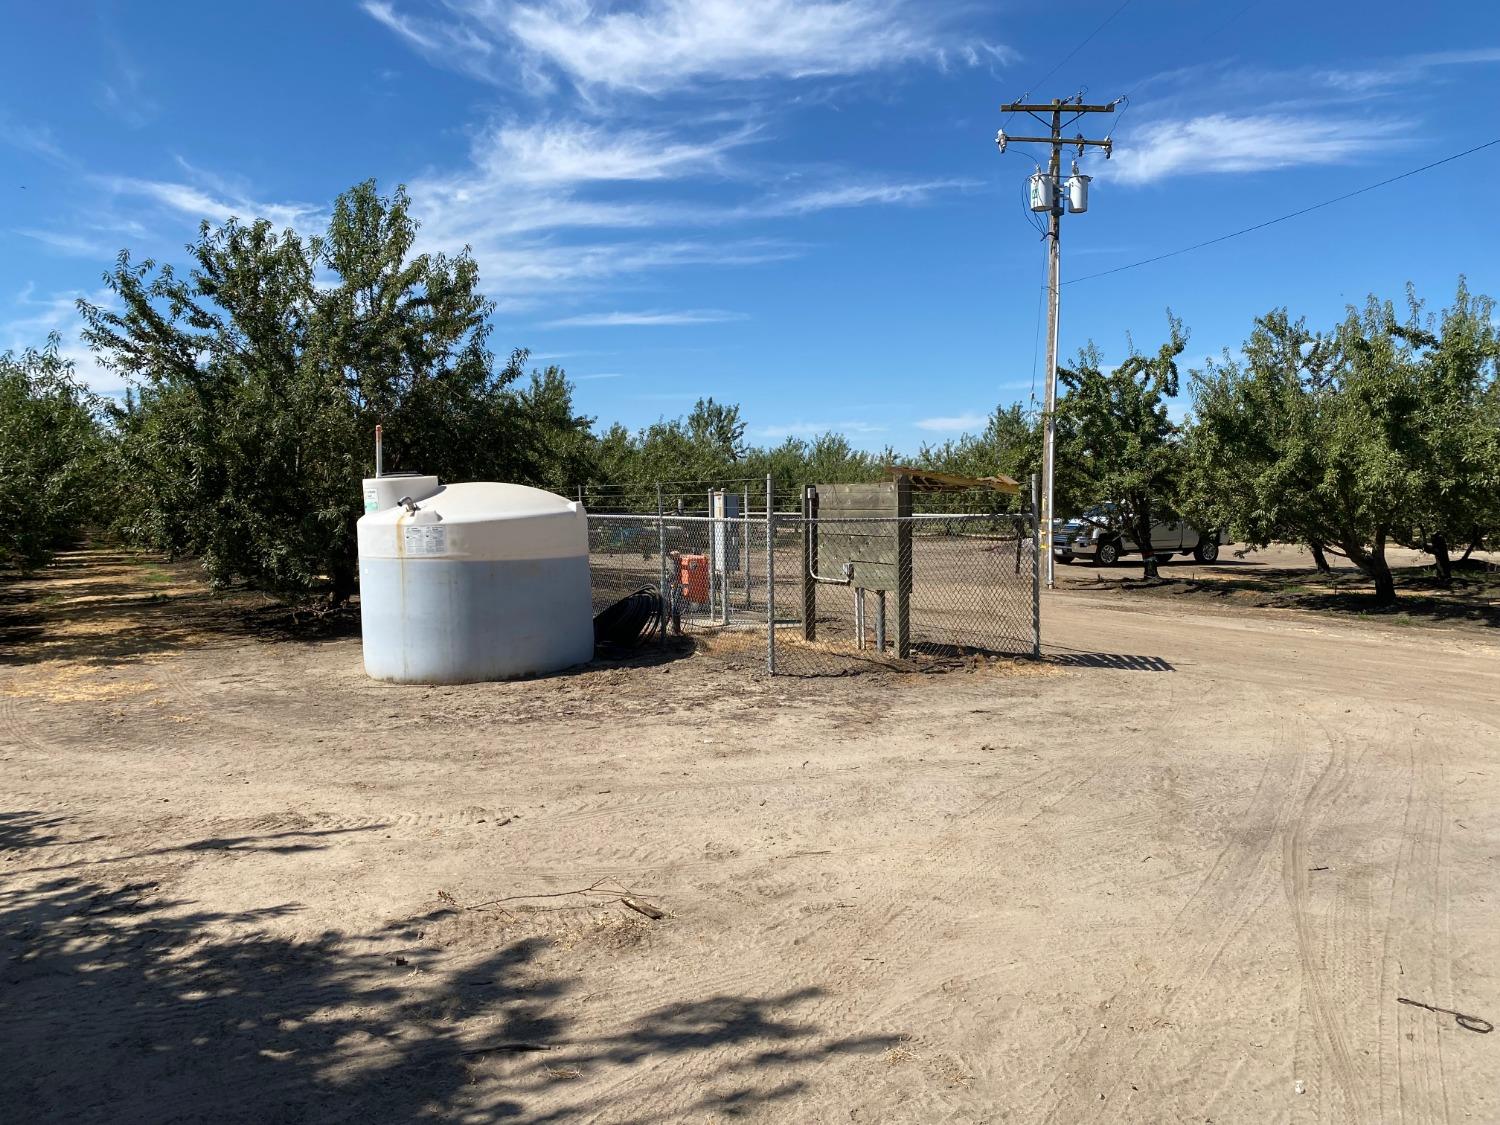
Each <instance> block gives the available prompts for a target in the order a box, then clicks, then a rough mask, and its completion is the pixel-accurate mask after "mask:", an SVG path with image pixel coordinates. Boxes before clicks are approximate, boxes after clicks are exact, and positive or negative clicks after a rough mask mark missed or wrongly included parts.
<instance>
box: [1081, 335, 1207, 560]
mask: <svg viewBox="0 0 1500 1125" xmlns="http://www.w3.org/2000/svg"><path fill="white" fill-rule="evenodd" d="M1167 322H1168V339H1167V341H1166V342H1165V343H1164V344H1162V346H1161V347H1160V348H1159V349H1158V350H1157V351H1156V352H1155V353H1154V354H1151V355H1148V354H1146V353H1143V352H1140V351H1138V350H1136V348H1135V347H1134V345H1133V344H1132V346H1131V350H1130V354H1129V355H1128V356H1127V357H1126V359H1125V361H1124V362H1123V363H1121V364H1120V365H1119V366H1118V367H1115V368H1113V369H1109V370H1107V369H1105V368H1104V367H1103V365H1102V363H1101V358H1102V357H1101V355H1100V352H1099V349H1098V348H1097V347H1095V346H1094V345H1093V344H1090V345H1089V346H1088V347H1086V348H1085V349H1084V350H1083V351H1082V352H1080V353H1079V356H1078V359H1077V361H1076V362H1075V363H1074V364H1073V366H1072V367H1070V368H1067V369H1062V368H1059V370H1058V378H1059V379H1060V380H1061V382H1062V383H1063V384H1064V386H1065V387H1066V388H1067V393H1066V395H1065V396H1064V397H1063V398H1062V399H1061V400H1060V401H1059V403H1058V414H1057V460H1056V466H1057V467H1056V469H1055V470H1054V474H1053V477H1054V488H1055V491H1056V495H1057V499H1058V509H1059V510H1062V511H1066V510H1067V509H1068V508H1070V507H1073V506H1078V505H1082V504H1084V503H1098V502H1101V501H1102V502H1110V503H1113V504H1114V505H1115V506H1116V508H1117V510H1118V511H1119V512H1120V514H1121V519H1122V522H1123V523H1124V525H1125V527H1126V528H1127V529H1128V530H1129V532H1130V537H1131V538H1132V539H1134V540H1135V542H1136V544H1137V545H1138V546H1139V547H1140V550H1141V556H1142V558H1143V559H1144V560H1145V574H1146V577H1148V578H1155V577H1156V574H1157V562H1156V556H1155V554H1154V553H1153V551H1152V547H1151V524H1152V522H1153V521H1154V520H1155V519H1158V518H1159V517H1160V515H1161V514H1162V512H1163V506H1164V505H1167V504H1170V503H1173V502H1174V501H1175V500H1176V499H1177V493H1178V489H1179V483H1180V474H1181V467H1182V455H1181V448H1182V447H1181V441H1180V434H1179V430H1178V427H1177V426H1176V424H1175V423H1173V421H1172V419H1171V417H1170V415H1169V414H1168V410H1167V407H1168V400H1170V399H1172V398H1173V397H1175V396H1176V394H1177V389H1178V372H1177V357H1178V356H1179V355H1181V354H1182V350H1183V348H1185V347H1186V346H1187V336H1186V335H1185V334H1184V332H1183V329H1182V324H1181V322H1180V321H1178V320H1177V319H1175V318H1174V317H1172V316H1171V314H1170V313H1168V317H1167Z"/></svg>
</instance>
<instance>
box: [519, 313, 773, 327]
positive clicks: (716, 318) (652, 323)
mask: <svg viewBox="0 0 1500 1125" xmlns="http://www.w3.org/2000/svg"><path fill="white" fill-rule="evenodd" d="M744 319H746V317H745V314H744V313H740V312H730V311H728V310H726V309H677V310H665V311H663V310H649V311H645V312H607V313H580V314H578V315H577V316H565V317H562V318H561V319H559V320H549V321H547V322H546V324H545V325H544V327H546V328H623V327H660V326H665V325H677V324H724V323H726V322H728V321H732V320H744Z"/></svg>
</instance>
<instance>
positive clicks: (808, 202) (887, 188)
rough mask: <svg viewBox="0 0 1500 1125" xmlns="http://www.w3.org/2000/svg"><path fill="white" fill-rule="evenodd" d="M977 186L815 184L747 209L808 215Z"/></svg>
mask: <svg viewBox="0 0 1500 1125" xmlns="http://www.w3.org/2000/svg"><path fill="white" fill-rule="evenodd" d="M975 186H977V181H975V180H961V179H953V180H921V181H915V182H911V183H900V182H884V183H865V184H845V185H840V186H832V187H826V188H814V189H811V190H808V191H805V192H803V193H802V194H800V195H793V196H788V197H785V198H778V197H771V198H768V199H766V200H764V201H762V202H761V203H759V204H756V205H754V206H753V207H752V208H749V209H747V213H748V211H755V212H757V213H759V214H761V215H766V216H773V215H807V214H811V213H813V212H815V211H830V210H834V209H837V208H843V207H868V206H871V205H883V206H897V205H902V204H916V203H925V202H927V201H928V200H929V199H931V198H932V196H933V195H935V194H936V193H938V192H941V191H952V190H961V189H965V188H972V187H975Z"/></svg>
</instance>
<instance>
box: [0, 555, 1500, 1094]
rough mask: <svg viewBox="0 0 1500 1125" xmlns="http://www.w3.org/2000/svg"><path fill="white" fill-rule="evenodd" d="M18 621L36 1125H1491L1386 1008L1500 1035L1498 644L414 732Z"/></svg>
mask: <svg viewBox="0 0 1500 1125" xmlns="http://www.w3.org/2000/svg"><path fill="white" fill-rule="evenodd" d="M5 594H6V604H5V606H4V607H3V608H4V609H5V610H6V612H8V613H9V615H10V616H9V619H8V620H9V623H10V627H9V628H8V629H7V631H6V634H5V640H4V642H0V643H3V644H4V645H5V647H4V649H3V652H0V759H3V762H0V766H3V769H4V773H3V783H0V788H3V803H0V808H3V809H4V810H5V811H4V813H3V814H0V816H3V819H0V845H3V851H0V880H3V889H4V898H3V901H0V956H3V958H4V961H3V964H4V966H5V969H4V982H5V983H4V987H5V993H4V995H5V1003H4V1006H3V1012H0V1052H3V1057H4V1058H5V1060H6V1062H5V1065H4V1066H3V1068H0V1099H3V1104H5V1105H6V1106H8V1107H10V1110H9V1111H10V1112H12V1113H15V1114H16V1119H17V1120H28V1121H100V1122H103V1121H109V1122H119V1121H136V1120H140V1121H170V1122H176V1121H184V1122H186V1121H215V1122H218V1121H246V1122H249V1121H256V1122H260V1121H309V1122H312V1121H317V1122H321V1121H344V1120H349V1121H367V1120H385V1121H400V1120H411V1119H416V1118H424V1117H427V1118H434V1119H439V1120H465V1121H489V1120H512V1119H514V1120H520V1121H533V1122H541V1121H549V1122H553V1121H558V1122H560V1121H568V1122H627V1121H629V1122H672V1121H715V1120H728V1119H731V1118H733V1119H739V1118H745V1119H751V1120H764V1121H788V1122H825V1121H827V1122H833V1121H840V1122H842V1121H868V1122H908V1121H909V1122H934V1121H954V1122H992V1121H1026V1122H1080V1121H1091V1122H1124V1121H1132V1122H1134V1121H1195V1122H1202V1121H1213V1122H1218V1123H1223V1122H1266V1121H1329V1122H1345V1121H1354V1122H1364V1121H1407V1122H1425V1121H1454V1122H1466V1121H1475V1122H1478V1121H1495V1120H1500V1035H1483V1034H1478V1033H1476V1032H1473V1031H1469V1030H1465V1029H1463V1028H1460V1027H1458V1026H1457V1024H1456V1023H1455V1022H1454V1019H1453V1017H1452V1016H1450V1015H1442V1014H1438V1013H1434V1012H1431V1011H1428V1010H1425V1009H1422V1008H1418V1007H1414V1006H1410V1005H1403V1004H1399V1003H1398V1002H1397V998H1398V997H1407V998H1411V999H1415V1000H1419V1001H1423V1002H1426V1003H1430V1004H1434V1005H1437V1006H1440V1007H1444V1008H1454V1009H1457V1010H1460V1011H1463V1012H1466V1013H1472V1014H1474V1015H1476V1016H1479V1017H1483V1018H1486V1019H1489V1020H1493V1021H1496V1022H1500V915H1497V911H1496V906H1497V886H1500V884H1497V870H1500V867H1497V864H1500V799H1497V798H1500V645H1497V642H1496V639H1495V637H1494V634H1493V630H1487V629H1483V628H1444V629H1428V628H1425V627H1421V626H1415V627H1413V626H1406V627H1394V626H1392V627H1386V626H1382V625H1380V624H1371V623H1367V622H1358V623H1350V624H1346V623H1340V622H1336V621H1332V620H1329V619H1326V618H1317V617H1313V616H1311V615H1300V614H1294V613H1283V612H1279V611H1261V612H1256V613H1240V612H1234V611H1229V610H1223V611H1216V610H1213V609H1200V608H1198V607H1196V606H1195V607H1192V608H1184V607H1183V606H1182V605H1181V604H1176V603H1173V602H1172V601H1170V600H1167V599H1160V598H1152V599H1135V600H1131V599H1129V598H1127V597H1126V596H1125V595H1122V594H1118V593H1114V592H1110V591H1107V590H1106V591H1091V590H1086V589H1065V590H1062V591H1059V592H1058V593H1057V594H1055V595H1052V596H1050V597H1049V598H1048V599H1047V602H1046V605H1045V607H1044V615H1045V617H1044V620H1045V631H1046V636H1047V640H1048V644H1047V646H1046V647H1047V652H1048V661H1047V662H1046V663H1045V664H1044V665H1042V666H1040V667H1038V666H1034V665H1020V666H1009V665H1001V666H999V667H997V668H991V669H981V670H976V671H970V672H951V673H947V674H943V675H930V676H899V675H888V674H872V675H867V676H855V677H849V678H845V679H837V680H788V679H781V678H778V679H775V680H767V679H765V678H763V677H758V676H754V675H752V674H750V673H751V671H752V670H753V668H754V666H755V660H754V658H753V654H750V655H746V654H744V653H735V652H720V653H707V654H705V653H697V654H685V653H684V654H671V655H670V656H669V657H663V658H662V659H660V660H654V661H649V662H645V663H642V664H639V665H636V666H619V667H607V668H598V669H593V670H589V671H586V672H582V673H580V674H577V675H571V676H565V677H559V678H556V679H553V680H547V681H538V682H533V683H523V684H490V685H475V686H471V687H462V688H437V689H423V688H395V687H391V686H387V685H380V684H376V683H373V682H371V681H369V680H367V679H366V678H365V677H364V676H363V674H362V671H361V668H360V662H359V646H358V641H357V638H351V637H348V636H335V637H330V638H326V639H324V640H321V641H318V642H296V643H293V642H287V641H277V640H270V639H263V638H260V637H256V636H248V635H245V634H244V633H243V632H240V633H235V632H234V631H232V630H231V631H228V632H226V628H227V626H226V622H227V621H228V618H226V617H225V616H224V615H223V614H222V613H221V612H219V611H218V610H216V609H215V603H214V602H213V601H212V600H211V599H207V598H206V597H205V596H204V595H203V594H202V593H201V592H200V591H198V590H197V588H196V587H194V586H193V585H192V584H191V583H190V582H189V581H187V580H186V578H185V574H184V572H183V571H181V570H177V569H173V568H167V567H160V566H150V567H143V566H141V565H140V564H138V563H134V562H131V561H129V560H124V559H111V558H109V557H102V556H92V557H75V558H73V559H71V560H67V561H66V562H65V565H64V566H62V567H60V568H58V569H57V570H55V571H54V572H52V573H51V574H49V575H48V576H46V577H44V578H43V579H41V580H39V581H38V582H35V583H30V584H25V585H21V586H12V587H9V588H7V589H6V591H5ZM580 891H586V892H587V893H569V892H580ZM544 896H553V897H544ZM625 897H630V898H632V899H633V900H635V901H636V902H637V903H638V904H639V905H647V906H650V905H654V906H657V907H659V908H660V909H661V910H663V911H664V912H665V916H664V917H662V918H659V919H651V918H648V917H647V916H645V915H644V914H641V913H638V912H637V911H636V910H634V909H632V908H631V907H630V906H628V905H626V904H625V903H623V902H622V901H621V900H622V899H623V898H625ZM543 1048H545V1049H543Z"/></svg>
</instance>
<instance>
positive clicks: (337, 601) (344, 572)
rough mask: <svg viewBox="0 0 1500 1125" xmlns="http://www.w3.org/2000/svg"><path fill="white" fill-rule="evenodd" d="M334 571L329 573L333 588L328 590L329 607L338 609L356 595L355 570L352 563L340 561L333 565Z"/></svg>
mask: <svg viewBox="0 0 1500 1125" xmlns="http://www.w3.org/2000/svg"><path fill="white" fill-rule="evenodd" d="M332 571H333V573H332V574H330V575H329V578H330V579H331V580H332V588H331V589H330V590H329V591H328V608H329V609H338V608H339V606H341V605H344V604H345V603H347V602H348V601H349V599H350V598H351V597H353V595H354V590H355V587H356V582H355V570H354V566H353V564H352V563H345V562H339V563H336V564H335V565H334V566H333V567H332Z"/></svg>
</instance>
